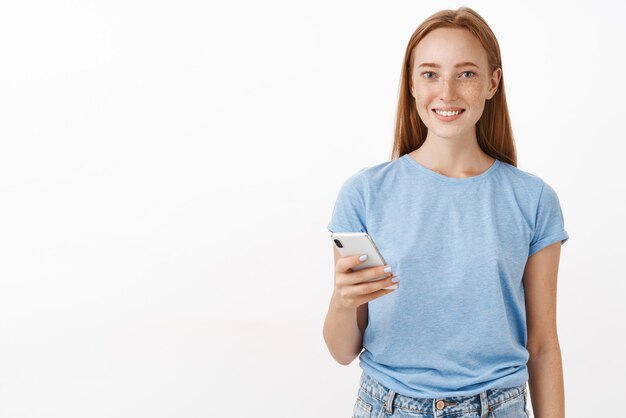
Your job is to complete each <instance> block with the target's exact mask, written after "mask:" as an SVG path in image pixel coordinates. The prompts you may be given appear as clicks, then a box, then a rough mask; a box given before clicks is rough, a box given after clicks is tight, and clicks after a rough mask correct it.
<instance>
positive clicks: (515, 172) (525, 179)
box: [500, 161, 554, 199]
mask: <svg viewBox="0 0 626 418" xmlns="http://www.w3.org/2000/svg"><path fill="white" fill-rule="evenodd" d="M500 166H501V167H502V170H501V172H502V173H503V177H504V178H505V179H506V180H507V181H508V182H510V183H511V184H512V185H513V186H515V187H516V188H517V189H521V190H523V191H525V192H527V193H528V194H529V196H533V197H535V198H536V199H539V197H540V196H541V194H542V193H543V192H544V190H545V189H549V191H551V192H553V191H554V190H553V189H552V188H551V187H550V185H549V184H548V183H547V182H546V181H545V180H544V179H543V178H542V177H540V176H538V175H537V174H534V173H531V172H528V171H525V170H522V169H520V168H518V167H515V166H513V165H511V164H508V163H505V162H503V161H500Z"/></svg>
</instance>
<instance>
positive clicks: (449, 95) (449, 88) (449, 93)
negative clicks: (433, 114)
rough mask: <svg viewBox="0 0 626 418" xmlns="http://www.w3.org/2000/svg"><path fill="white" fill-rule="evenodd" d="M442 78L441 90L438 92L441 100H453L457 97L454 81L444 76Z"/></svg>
mask: <svg viewBox="0 0 626 418" xmlns="http://www.w3.org/2000/svg"><path fill="white" fill-rule="evenodd" d="M442 80H443V81H442V82H441V91H440V93H439V96H440V98H441V100H442V101H444V102H452V101H455V100H456V99H457V97H456V87H455V84H454V81H450V80H447V79H445V78H444V79H442Z"/></svg>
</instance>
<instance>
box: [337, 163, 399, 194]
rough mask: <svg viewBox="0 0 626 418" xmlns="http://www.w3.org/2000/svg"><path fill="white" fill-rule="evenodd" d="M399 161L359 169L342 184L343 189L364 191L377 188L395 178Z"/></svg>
mask: <svg viewBox="0 0 626 418" xmlns="http://www.w3.org/2000/svg"><path fill="white" fill-rule="evenodd" d="M399 163H400V162H399V160H389V161H384V162H381V163H377V164H375V165H370V166H366V167H363V168H361V169H359V170H358V171H356V172H354V173H353V174H351V175H350V176H349V177H348V178H347V179H346V180H345V182H344V187H350V188H358V189H360V190H362V191H366V190H367V189H368V188H370V187H375V188H377V187H378V186H380V185H381V184H382V183H385V182H386V181H389V180H390V179H393V178H395V177H396V172H397V167H398V165H399Z"/></svg>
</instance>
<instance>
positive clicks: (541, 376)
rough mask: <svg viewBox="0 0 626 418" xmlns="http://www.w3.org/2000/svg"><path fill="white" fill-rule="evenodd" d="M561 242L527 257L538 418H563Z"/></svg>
mask: <svg viewBox="0 0 626 418" xmlns="http://www.w3.org/2000/svg"><path fill="white" fill-rule="evenodd" d="M560 255H561V242H560V241H559V242H556V243H554V244H551V245H548V246H547V247H545V248H543V249H542V250H540V251H538V252H536V253H535V254H533V255H532V256H530V257H529V258H528V261H527V263H526V267H525V269H524V277H523V282H524V292H525V295H526V318H527V326H528V344H527V349H528V353H529V354H530V358H529V360H528V374H529V387H530V395H531V399H532V405H533V413H534V416H535V417H536V418H564V417H565V394H564V392H565V390H564V387H563V386H564V385H563V366H562V363H561V349H560V347H559V339H558V335H557V327H556V289H557V274H558V268H559V258H560Z"/></svg>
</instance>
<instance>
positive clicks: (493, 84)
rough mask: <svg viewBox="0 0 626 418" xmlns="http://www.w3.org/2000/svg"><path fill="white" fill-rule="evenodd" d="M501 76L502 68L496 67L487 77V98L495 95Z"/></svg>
mask: <svg viewBox="0 0 626 418" xmlns="http://www.w3.org/2000/svg"><path fill="white" fill-rule="evenodd" d="M501 77H502V69H501V68H496V69H495V70H494V71H493V75H492V76H491V78H490V79H489V90H488V91H487V100H489V99H491V98H492V97H493V96H495V94H496V92H497V91H498V86H499V85H500V78H501Z"/></svg>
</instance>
